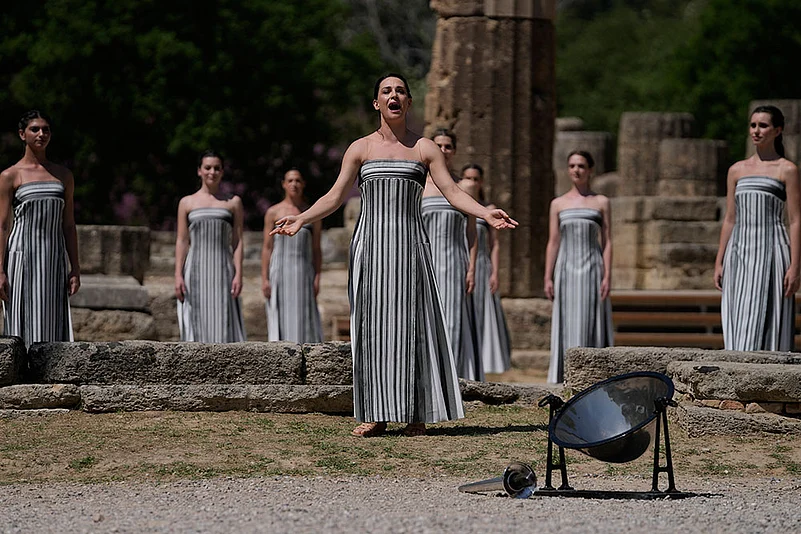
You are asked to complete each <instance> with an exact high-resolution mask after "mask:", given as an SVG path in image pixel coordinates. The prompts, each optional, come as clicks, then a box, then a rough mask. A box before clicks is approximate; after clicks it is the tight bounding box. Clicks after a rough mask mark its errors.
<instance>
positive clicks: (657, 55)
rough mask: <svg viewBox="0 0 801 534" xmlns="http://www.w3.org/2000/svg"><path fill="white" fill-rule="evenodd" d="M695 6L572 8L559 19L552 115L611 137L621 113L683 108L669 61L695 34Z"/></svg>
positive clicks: (613, 2) (619, 2)
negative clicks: (554, 110)
mask: <svg viewBox="0 0 801 534" xmlns="http://www.w3.org/2000/svg"><path fill="white" fill-rule="evenodd" d="M701 5H702V2H699V0H676V1H667V0H651V1H648V0H574V1H572V2H569V3H568V4H567V5H566V6H565V7H564V9H563V10H562V11H560V13H559V15H558V18H557V25H556V29H557V58H556V86H557V98H558V102H557V105H558V113H559V114H560V115H561V116H579V117H582V118H583V119H584V121H585V124H586V126H587V128H588V129H597V130H604V131H609V132H612V133H615V132H617V128H618V123H619V121H620V114H621V113H622V112H624V111H669V110H676V109H679V110H680V109H681V107H682V106H683V105H684V104H685V102H684V100H683V98H682V97H681V95H677V94H675V93H673V92H671V91H670V90H668V86H670V84H671V83H672V82H671V76H673V71H672V69H673V66H672V65H673V63H672V61H673V59H674V56H675V55H676V53H677V50H678V49H679V47H680V46H682V45H683V43H684V42H686V40H687V39H689V38H690V37H691V36H692V35H693V33H694V31H695V29H696V28H697V26H698V23H697V21H698V12H699V7H700V6H701Z"/></svg>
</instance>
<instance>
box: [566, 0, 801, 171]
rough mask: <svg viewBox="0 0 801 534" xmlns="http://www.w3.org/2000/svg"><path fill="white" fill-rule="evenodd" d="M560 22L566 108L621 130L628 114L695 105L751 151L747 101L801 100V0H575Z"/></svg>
mask: <svg viewBox="0 0 801 534" xmlns="http://www.w3.org/2000/svg"><path fill="white" fill-rule="evenodd" d="M563 6H564V7H563V9H562V10H561V11H560V13H559V17H558V19H557V36H558V51H557V91H558V106H559V114H560V115H562V116H568V115H570V116H579V117H582V118H583V119H584V120H585V123H586V125H587V127H588V128H590V129H598V130H606V131H610V132H613V133H615V132H616V131H617V127H618V122H619V119H620V114H621V113H622V112H623V111H689V112H691V113H693V114H694V115H695V117H696V120H697V127H698V132H697V133H698V134H699V135H702V136H704V137H712V138H718V139H726V140H727V141H728V142H729V146H730V152H731V156H732V157H733V158H738V157H741V156H742V155H743V151H744V147H745V134H746V131H745V129H746V121H747V114H748V104H749V102H750V101H752V100H756V99H772V98H801V70H799V69H798V68H797V60H796V58H798V57H799V56H801V34H799V33H798V31H797V28H798V27H799V26H801V2H797V1H796V0H571V1H569V2H568V1H565V2H564V3H563Z"/></svg>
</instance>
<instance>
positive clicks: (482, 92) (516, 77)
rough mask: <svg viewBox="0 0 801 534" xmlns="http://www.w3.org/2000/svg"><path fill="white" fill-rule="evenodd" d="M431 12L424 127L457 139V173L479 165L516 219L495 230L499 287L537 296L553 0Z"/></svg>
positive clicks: (547, 175)
mask: <svg viewBox="0 0 801 534" xmlns="http://www.w3.org/2000/svg"><path fill="white" fill-rule="evenodd" d="M431 7H432V8H433V9H434V10H435V11H436V12H437V14H438V15H439V19H438V21H437V33H436V39H435V41H434V48H433V53H432V58H431V71H430V72H429V74H428V94H427V95H426V113H425V118H426V134H430V133H431V131H432V130H433V129H435V128H440V127H446V128H450V129H452V130H453V131H454V133H455V134H456V135H457V137H458V147H457V148H458V150H457V157H456V159H455V162H454V167H455V168H456V169H457V170H458V169H459V168H461V166H463V165H464V164H466V163H478V164H480V165H481V166H482V167H484V170H485V183H486V186H485V187H486V191H485V193H486V194H487V196H488V198H489V199H490V200H491V201H492V202H493V203H495V204H497V205H498V206H501V207H503V208H504V209H506V210H507V211H508V212H509V213H510V214H511V215H512V216H513V217H514V218H515V219H517V220H518V222H520V226H519V227H518V228H517V229H516V230H513V231H511V232H508V231H507V232H502V233H501V269H500V280H501V291H502V293H503V294H504V295H505V296H509V297H533V296H536V295H541V294H542V278H543V270H544V262H545V245H546V242H547V239H548V231H547V229H548V207H549V203H550V200H551V198H552V197H553V182H554V175H553V169H552V167H551V158H552V152H553V142H554V121H555V118H556V98H555V72H554V63H555V60H554V56H555V38H554V24H553V21H554V17H555V14H556V6H555V0H431Z"/></svg>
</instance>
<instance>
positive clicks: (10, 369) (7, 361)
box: [0, 336, 27, 386]
mask: <svg viewBox="0 0 801 534" xmlns="http://www.w3.org/2000/svg"><path fill="white" fill-rule="evenodd" d="M26 358H27V355H26V353H25V343H23V342H22V339H21V338H18V337H11V336H3V337H0V386H8V385H11V384H14V383H16V382H18V381H19V380H20V379H21V375H22V373H23V370H24V369H25V366H26Z"/></svg>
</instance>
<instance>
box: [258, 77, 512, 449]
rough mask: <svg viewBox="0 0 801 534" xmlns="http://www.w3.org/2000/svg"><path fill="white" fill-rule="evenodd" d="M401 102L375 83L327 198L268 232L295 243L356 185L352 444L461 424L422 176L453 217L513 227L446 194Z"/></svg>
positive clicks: (386, 85)
mask: <svg viewBox="0 0 801 534" xmlns="http://www.w3.org/2000/svg"><path fill="white" fill-rule="evenodd" d="M411 103H412V97H411V93H410V91H409V85H408V84H407V83H406V80H405V79H404V78H403V77H402V76H400V75H398V74H388V75H386V76H382V77H381V78H379V79H378V80H377V81H376V85H375V91H374V93H373V108H374V109H375V110H376V111H378V113H379V116H380V120H381V123H380V126H379V128H378V129H377V130H376V131H375V132H373V133H371V134H369V135H367V136H365V137H362V138H360V139H357V140H356V141H354V142H353V143H352V144H351V145H350V146H349V147H348V149H347V151H346V152H345V155H344V156H343V159H342V168H341V170H340V173H339V177H338V178H337V181H336V183H335V184H334V186H333V187H332V188H331V190H330V191H329V192H328V193H326V194H325V195H323V196H322V197H321V198H320V200H318V201H317V202H316V203H315V204H314V205H313V206H312V207H311V208H309V209H308V210H306V211H304V212H301V213H300V214H298V215H287V216H285V217H282V218H280V219H278V220H277V221H276V227H275V228H274V229H273V231H272V233H273V234H284V235H295V234H297V233H298V232H299V231H300V230H301V228H303V226H304V225H306V224H310V223H313V222H315V221H318V220H320V219H322V218H323V217H325V216H327V215H329V214H331V213H333V212H334V210H336V209H337V208H338V207H339V206H340V205H341V204H342V202H343V201H344V200H345V197H346V196H347V194H348V192H349V191H350V189H351V187H352V185H353V182H354V180H356V179H357V178H358V183H359V190H360V193H361V199H362V204H361V213H360V215H359V220H358V222H357V224H356V228H355V230H354V233H353V240H352V241H351V249H350V279H349V287H348V295H349V298H350V312H351V351H352V353H353V404H354V415H355V416H356V420H357V421H360V422H362V424H360V425H359V426H357V427H356V428H355V429H354V430H353V434H354V435H356V436H363V437H368V436H376V435H379V434H382V433H384V432H385V431H386V428H387V422H388V421H396V422H403V423H407V426H406V427H405V429H404V431H403V432H404V434H406V435H410V436H418V435H422V434H424V433H425V431H426V428H425V425H426V423H435V422H438V421H443V420H450V419H456V418H460V417H463V416H464V411H463V407H462V402H461V401H462V399H461V395H460V393H459V383H458V380H457V378H456V368H455V366H454V362H453V355H452V354H451V351H450V349H449V346H448V343H447V340H448V335H447V333H446V331H445V325H444V322H443V317H442V310H441V308H440V305H439V302H440V299H439V290H438V288H437V283H436V279H435V276H434V271H433V268H432V264H431V248H430V245H429V243H428V238H427V237H426V233H425V230H424V228H423V221H422V216H421V213H420V203H421V199H422V193H423V186H424V184H425V179H426V174H428V172H429V171H430V173H431V177H432V179H433V180H434V182H435V183H436V185H437V186H438V187H439V188H440V189H441V190H442V191H443V193H444V194H445V196H446V197H447V198H448V199H449V200H450V201H451V202H453V203H454V205H455V206H456V207H458V208H459V209H461V210H463V211H465V212H467V213H471V214H473V215H475V216H477V217H482V218H484V219H486V220H487V222H488V223H490V224H491V225H492V226H493V227H495V228H498V229H501V228H513V227H515V226H517V222H515V221H514V220H512V219H511V218H509V216H508V215H507V214H506V213H504V212H503V211H502V210H499V209H495V210H491V209H488V208H486V207H484V206H481V205H479V204H478V203H477V202H475V201H474V200H473V199H472V198H470V197H469V196H468V195H467V194H465V193H464V192H463V191H462V190H461V189H459V188H458V187H457V186H456V183H455V182H454V181H453V179H452V178H451V176H450V173H449V171H448V167H447V165H446V164H445V158H444V156H443V155H442V152H441V151H440V150H439V148H438V147H437V146H436V145H435V144H434V143H433V142H431V141H430V140H429V139H425V138H423V137H421V136H419V135H418V134H416V133H414V132H412V131H410V130H409V129H408V128H407V125H406V114H407V113H408V111H409V107H410V106H411Z"/></svg>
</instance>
